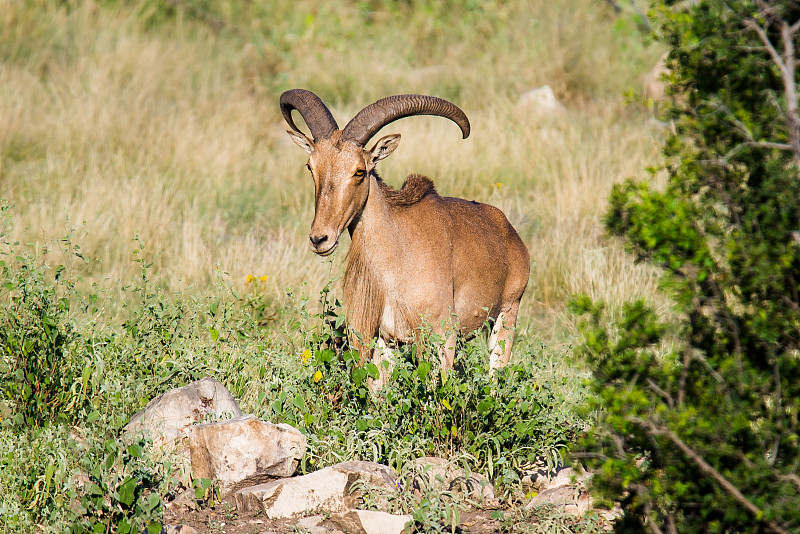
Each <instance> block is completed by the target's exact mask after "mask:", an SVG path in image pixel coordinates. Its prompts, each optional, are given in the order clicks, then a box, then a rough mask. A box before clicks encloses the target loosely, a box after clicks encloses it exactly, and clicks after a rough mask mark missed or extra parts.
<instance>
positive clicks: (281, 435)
mask: <svg viewBox="0 0 800 534" xmlns="http://www.w3.org/2000/svg"><path fill="white" fill-rule="evenodd" d="M305 450H306V438H305V436H303V434H302V433H301V432H300V431H299V430H297V429H296V428H294V427H292V426H290V425H287V424H280V425H275V424H273V423H270V422H267V421H261V420H259V419H257V418H256V417H255V416H254V415H243V416H240V417H236V418H233V419H229V420H227V421H221V422H219V423H208V424H204V425H196V426H194V427H192V429H191V433H190V436H189V451H190V453H191V459H192V473H193V474H194V476H195V477H197V478H210V479H214V480H216V481H217V482H218V484H219V486H220V489H221V490H222V491H223V492H228V491H232V490H234V489H236V488H237V487H242V485H244V484H248V485H254V484H259V483H262V482H264V481H266V480H269V479H271V478H273V477H288V476H291V475H292V474H293V473H294V471H295V469H297V465H298V463H299V461H300V459H301V458H302V457H303V454H304V453H305Z"/></svg>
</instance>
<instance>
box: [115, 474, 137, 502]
mask: <svg viewBox="0 0 800 534" xmlns="http://www.w3.org/2000/svg"><path fill="white" fill-rule="evenodd" d="M118 493H119V502H121V503H122V504H124V505H125V506H130V505H131V504H133V499H134V497H135V496H136V479H134V478H133V477H128V478H126V479H125V482H123V483H122V485H121V486H120V487H119V491H118Z"/></svg>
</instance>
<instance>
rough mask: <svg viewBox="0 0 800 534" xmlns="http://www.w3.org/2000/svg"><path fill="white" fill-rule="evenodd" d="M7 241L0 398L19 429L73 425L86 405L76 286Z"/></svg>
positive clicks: (0, 265)
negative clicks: (74, 320) (73, 300)
mask: <svg viewBox="0 0 800 534" xmlns="http://www.w3.org/2000/svg"><path fill="white" fill-rule="evenodd" d="M6 209H7V208H4V210H3V211H5V210H6ZM7 237H8V236H7V235H0V240H2V242H0V247H2V249H1V250H0V286H1V287H2V289H0V299H2V301H0V396H1V398H2V400H3V401H5V402H6V403H7V408H8V409H9V410H10V412H11V414H12V415H11V416H12V417H13V418H14V421H15V422H16V423H17V424H18V425H20V426H22V425H25V426H27V427H37V426H42V425H46V424H48V423H51V422H53V421H57V422H60V421H65V422H68V421H71V420H73V419H74V417H75V414H76V413H77V412H78V411H79V410H80V409H81V408H83V407H84V406H83V404H84V403H85V402H86V397H85V396H83V395H82V391H83V389H82V388H81V379H82V376H83V371H84V369H83V365H82V363H83V362H81V360H80V358H79V357H78V356H76V354H75V350H74V341H75V340H76V334H75V331H74V329H73V326H72V324H71V322H70V306H71V304H70V297H71V296H72V292H73V287H74V285H73V283H72V281H70V280H65V279H64V277H62V276H61V275H62V274H63V273H64V269H65V268H64V266H63V265H59V266H58V267H56V268H55V269H51V268H49V267H48V266H47V265H45V264H43V263H39V262H38V260H37V259H36V258H34V257H33V256H31V255H30V254H28V253H25V252H22V253H16V252H15V250H14V249H13V248H12V244H11V243H9V242H8V241H7ZM67 246H69V243H68V242H67ZM67 248H68V247H67ZM74 252H77V251H74ZM50 276H52V277H53V279H52V281H50V280H47V278H48V277H50Z"/></svg>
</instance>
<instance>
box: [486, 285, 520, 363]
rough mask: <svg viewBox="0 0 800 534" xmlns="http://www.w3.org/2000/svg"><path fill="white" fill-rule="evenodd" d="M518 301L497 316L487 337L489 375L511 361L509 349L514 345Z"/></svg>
mask: <svg viewBox="0 0 800 534" xmlns="http://www.w3.org/2000/svg"><path fill="white" fill-rule="evenodd" d="M518 312H519V301H518V300H517V301H515V302H513V303H512V304H511V306H510V307H509V309H508V310H506V311H502V312H500V313H499V314H498V316H497V320H496V321H495V322H494V327H493V328H492V333H491V334H490V335H489V343H488V348H489V373H490V374H492V373H493V372H494V370H495V369H497V368H498V367H505V366H506V365H508V361H509V360H510V359H511V347H512V346H513V345H514V331H515V328H516V326H517V313H518Z"/></svg>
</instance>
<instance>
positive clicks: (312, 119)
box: [281, 89, 339, 140]
mask: <svg viewBox="0 0 800 534" xmlns="http://www.w3.org/2000/svg"><path fill="white" fill-rule="evenodd" d="M294 109H296V110H297V111H299V112H300V115H302V117H303V120H304V121H306V124H307V125H308V129H309V130H311V136H312V137H313V138H314V139H315V140H316V139H320V138H322V137H330V135H331V134H332V133H333V132H334V131H336V130H338V129H339V125H337V124H336V119H334V118H333V115H331V112H330V110H328V108H327V107H326V106H325V104H323V102H322V100H321V99H320V98H319V97H318V96H317V95H315V94H314V93H312V92H311V91H306V90H305V89H291V90H289V91H286V92H284V93H283V94H282V95H281V113H283V118H284V119H286V122H287V123H288V124H289V126H290V127H291V128H292V130H294V131H295V132H299V133H303V132H302V130H300V128H298V127H297V125H296V124H295V123H294V121H293V120H292V110H294Z"/></svg>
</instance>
